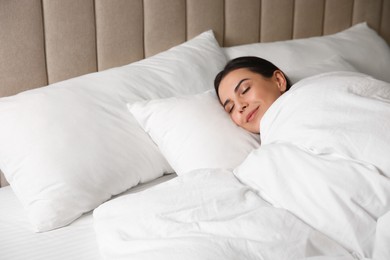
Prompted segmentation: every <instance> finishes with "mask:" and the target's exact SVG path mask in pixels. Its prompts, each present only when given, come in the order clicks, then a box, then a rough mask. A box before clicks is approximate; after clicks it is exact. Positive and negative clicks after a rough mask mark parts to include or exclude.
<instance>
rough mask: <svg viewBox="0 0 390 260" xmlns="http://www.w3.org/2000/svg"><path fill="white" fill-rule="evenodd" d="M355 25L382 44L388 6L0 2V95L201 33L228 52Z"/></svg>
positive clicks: (320, 0) (334, 1)
mask: <svg viewBox="0 0 390 260" xmlns="http://www.w3.org/2000/svg"><path fill="white" fill-rule="evenodd" d="M362 21H367V22H368V24H369V26H370V27H371V28H373V29H375V30H376V31H377V32H378V33H379V34H380V35H381V36H382V37H383V38H384V39H385V40H386V41H387V42H388V43H390V0H66V1H63V0H18V1H13V0H1V1H0V39H1V40H0V57H1V58H0V97H2V96H9V95H13V94H16V93H18V92H21V91H24V90H27V89H31V88H37V87H42V86H45V85H48V84H51V83H54V82H58V81H61V80H65V79H68V78H72V77H76V76H79V75H83V74H87V73H91V72H96V71H101V70H105V69H108V68H112V67H116V66H121V65H125V64H128V63H131V62H134V61H137V60H140V59H143V58H145V57H149V56H151V55H154V54H156V53H158V52H161V51H164V50H166V49H168V48H170V47H172V46H175V45H177V44H180V43H182V42H184V41H186V40H188V39H191V38H192V37H194V36H196V35H198V34H199V33H201V32H203V31H205V30H208V29H212V30H213V31H214V33H215V35H216V37H217V39H218V41H219V43H220V44H221V46H232V45H238V44H245V43H253V42H270V41H278V40H287V39H297V38H305V37H310V36H318V35H325V34H331V33H335V32H338V31H341V30H343V29H346V28H348V27H350V26H351V25H353V24H356V23H359V22H362ZM5 183H6V182H5V179H4V178H3V176H1V185H5Z"/></svg>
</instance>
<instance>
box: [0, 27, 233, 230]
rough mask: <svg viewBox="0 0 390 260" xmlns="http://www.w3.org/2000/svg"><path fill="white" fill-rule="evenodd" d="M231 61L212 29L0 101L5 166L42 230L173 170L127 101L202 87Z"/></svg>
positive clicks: (0, 155)
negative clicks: (154, 51)
mask: <svg viewBox="0 0 390 260" xmlns="http://www.w3.org/2000/svg"><path fill="white" fill-rule="evenodd" d="M225 63H226V57H225V56H224V54H223V52H222V50H221V49H220V47H219V45H218V43H217V41H216V40H215V38H214V35H213V33H212V32H211V31H208V32H205V33H203V34H201V35H199V36H198V37H196V38H194V39H192V40H190V41H188V42H186V43H183V44H182V45H179V46H177V47H174V48H172V49H170V50H168V51H166V52H163V53H161V54H158V55H156V56H153V57H151V58H148V59H145V60H142V61H140V62H136V63H133V64H130V65H127V66H123V67H119V68H115V69H111V70H107V71H103V72H99V73H93V74H89V75H86V76H82V77H78V78H75V79H71V80H67V81H63V82H60V83H56V84H53V85H51V86H48V87H45V88H40V89H35V90H31V91H27V92H24V93H21V94H19V95H15V96H12V97H7V98H1V99H0V125H1V127H0V169H1V170H2V171H3V172H4V174H5V176H6V178H7V180H8V181H9V182H10V184H11V186H12V188H13V190H14V191H15V193H16V195H17V196H18V198H19V199H20V201H21V202H22V204H23V206H24V207H25V209H26V210H27V212H28V215H29V217H30V220H31V222H32V224H33V226H34V229H35V230H37V231H46V230H50V229H54V228H58V227H61V226H64V225H67V224H69V223H70V222H72V221H73V220H75V219H76V218H78V217H79V216H80V215H81V214H82V213H84V212H87V211H90V210H92V209H94V208H95V207H96V206H98V205H99V204H101V203H102V202H104V201H106V200H107V199H109V198H110V197H111V196H112V195H115V194H118V193H121V192H123V191H125V190H127V189H129V188H131V187H133V186H135V185H137V184H138V183H139V182H146V181H149V180H152V179H155V178H157V177H159V176H161V175H162V174H163V173H166V172H172V169H171V167H170V166H169V164H168V163H167V162H166V160H165V158H164V157H163V156H162V155H161V153H160V152H159V150H158V149H157V147H156V146H155V144H154V143H153V142H152V141H151V140H150V138H149V136H148V135H147V134H146V133H145V132H144V131H143V130H142V129H141V128H140V127H139V126H138V124H137V122H136V121H135V119H134V118H133V117H132V116H131V114H130V113H128V110H127V107H126V103H128V102H134V101H139V100H145V99H149V98H158V97H160V98H162V97H168V96H173V95H177V94H193V93H199V92H203V91H205V90H207V89H209V88H211V87H212V84H213V80H214V76H215V74H216V73H217V72H218V71H219V70H220V69H221V68H222V67H223V66H224V64H225Z"/></svg>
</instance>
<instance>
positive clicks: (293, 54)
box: [224, 23, 390, 82]
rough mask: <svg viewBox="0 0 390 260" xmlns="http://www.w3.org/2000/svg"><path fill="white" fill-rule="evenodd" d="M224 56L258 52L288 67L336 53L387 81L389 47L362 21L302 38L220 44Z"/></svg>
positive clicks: (388, 77) (301, 64) (357, 67)
mask: <svg viewBox="0 0 390 260" xmlns="http://www.w3.org/2000/svg"><path fill="white" fill-rule="evenodd" d="M224 50H225V53H226V55H227V57H228V59H233V58H236V57H240V56H248V55H251V56H258V57H261V58H264V59H267V60H269V61H271V62H273V63H274V64H275V65H276V66H278V67H279V68H280V69H282V70H285V71H288V70H291V69H298V68H302V67H304V66H308V65H310V64H313V63H317V62H321V61H322V60H324V59H328V58H329V57H331V56H334V55H339V56H340V57H342V58H343V59H344V60H346V61H347V62H349V63H350V64H351V65H352V66H353V67H355V68H356V69H357V70H358V71H360V72H362V73H365V74H368V75H370V76H373V77H375V78H377V79H380V80H384V81H387V82H390V73H389V68H390V47H389V45H388V44H387V43H386V42H385V41H384V40H383V39H382V38H381V37H380V36H379V35H378V34H377V33H376V32H375V31H374V30H372V29H370V28H369V27H368V26H367V24H366V23H360V24H357V25H355V26H353V27H351V28H349V29H347V30H344V31H342V32H339V33H336V34H332V35H327V36H321V37H312V38H306V39H297V40H288V41H279V42H271V43H253V44H246V45H241V46H234V47H228V48H224Z"/></svg>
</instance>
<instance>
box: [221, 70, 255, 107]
mask: <svg viewBox="0 0 390 260" xmlns="http://www.w3.org/2000/svg"><path fill="white" fill-rule="evenodd" d="M256 75H257V74H256V73H254V72H252V71H250V70H248V69H246V68H241V69H237V70H233V71H231V72H229V73H228V74H226V75H225V77H224V78H223V79H222V80H221V82H220V84H219V88H218V93H219V96H220V99H221V101H224V100H225V99H227V98H229V96H230V95H232V94H234V89H235V88H236V87H237V85H238V84H239V83H240V82H241V81H242V80H243V79H252V78H254V77H256ZM244 82H245V81H244Z"/></svg>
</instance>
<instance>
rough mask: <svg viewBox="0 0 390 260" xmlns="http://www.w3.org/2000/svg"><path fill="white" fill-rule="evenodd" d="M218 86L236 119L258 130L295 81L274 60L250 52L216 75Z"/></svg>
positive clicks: (225, 104) (219, 93)
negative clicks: (276, 102)
mask: <svg viewBox="0 0 390 260" xmlns="http://www.w3.org/2000/svg"><path fill="white" fill-rule="evenodd" d="M214 86H215V90H216V93H217V95H218V97H219V100H220V102H221V104H222V105H223V107H224V109H225V111H226V112H228V113H229V115H230V117H231V119H232V120H233V121H234V123H236V124H237V125H238V126H240V127H242V128H244V129H246V130H248V131H250V132H252V133H257V134H258V133H259V132H260V129H259V128H260V120H261V118H262V117H263V115H264V113H265V112H266V111H267V110H268V108H269V107H270V106H271V105H272V103H273V102H274V101H275V100H276V99H277V98H279V97H280V96H281V95H282V94H283V93H284V92H286V91H288V90H289V89H290V87H291V83H290V80H289V79H288V77H287V76H286V75H285V74H284V73H283V72H282V71H281V70H280V69H279V68H278V67H276V66H275V65H274V64H272V63H271V62H269V61H267V60H265V59H262V58H258V57H252V56H248V57H240V58H236V59H233V60H231V61H230V62H228V63H227V64H226V66H225V68H224V69H223V70H222V71H221V72H220V73H218V75H217V76H216V78H215V81H214Z"/></svg>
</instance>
